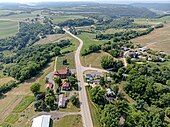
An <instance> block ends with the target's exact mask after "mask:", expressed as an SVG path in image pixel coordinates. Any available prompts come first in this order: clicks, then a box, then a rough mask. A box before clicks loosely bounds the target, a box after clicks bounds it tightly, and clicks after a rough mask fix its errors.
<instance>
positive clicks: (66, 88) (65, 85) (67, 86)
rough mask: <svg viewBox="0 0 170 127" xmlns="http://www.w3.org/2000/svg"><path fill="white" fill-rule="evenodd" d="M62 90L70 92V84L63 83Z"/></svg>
mask: <svg viewBox="0 0 170 127" xmlns="http://www.w3.org/2000/svg"><path fill="white" fill-rule="evenodd" d="M61 88H62V90H70V83H68V82H64V83H62V84H61Z"/></svg>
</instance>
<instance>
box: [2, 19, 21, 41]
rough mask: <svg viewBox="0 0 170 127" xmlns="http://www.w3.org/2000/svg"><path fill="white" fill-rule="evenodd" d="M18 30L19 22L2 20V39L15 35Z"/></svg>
mask: <svg viewBox="0 0 170 127" xmlns="http://www.w3.org/2000/svg"><path fill="white" fill-rule="evenodd" d="M17 32H18V22H16V21H10V20H0V39H1V38H5V37H9V36H13V35H15V34H16V33H17Z"/></svg>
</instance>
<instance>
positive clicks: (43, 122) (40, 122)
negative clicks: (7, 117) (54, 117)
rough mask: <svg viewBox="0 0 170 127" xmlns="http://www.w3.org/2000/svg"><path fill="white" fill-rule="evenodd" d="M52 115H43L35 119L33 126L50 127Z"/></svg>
mask: <svg viewBox="0 0 170 127" xmlns="http://www.w3.org/2000/svg"><path fill="white" fill-rule="evenodd" d="M50 118H51V115H41V116H38V117H36V118H34V119H33V123H32V127H49V125H50Z"/></svg>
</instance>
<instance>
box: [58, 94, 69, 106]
mask: <svg viewBox="0 0 170 127" xmlns="http://www.w3.org/2000/svg"><path fill="white" fill-rule="evenodd" d="M66 101H67V98H66V97H65V96H64V94H60V95H59V101H58V107H60V108H64V107H66Z"/></svg>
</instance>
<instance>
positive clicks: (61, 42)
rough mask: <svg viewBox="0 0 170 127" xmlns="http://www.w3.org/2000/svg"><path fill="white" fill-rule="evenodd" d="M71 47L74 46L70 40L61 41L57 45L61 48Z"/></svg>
mask: <svg viewBox="0 0 170 127" xmlns="http://www.w3.org/2000/svg"><path fill="white" fill-rule="evenodd" d="M70 45H72V43H71V42H70V40H61V41H60V42H58V43H57V46H58V47H60V48H63V47H66V46H70Z"/></svg>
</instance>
